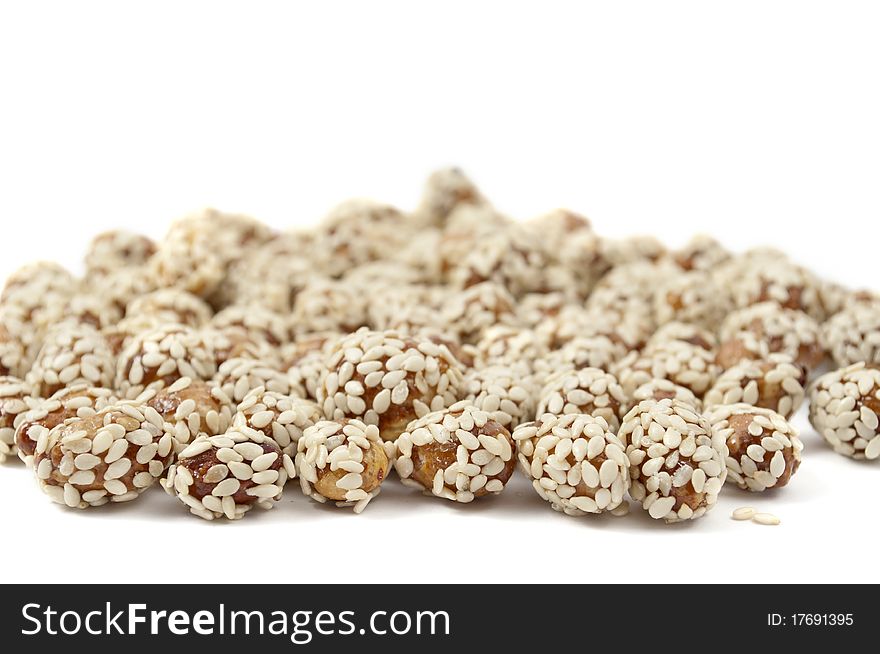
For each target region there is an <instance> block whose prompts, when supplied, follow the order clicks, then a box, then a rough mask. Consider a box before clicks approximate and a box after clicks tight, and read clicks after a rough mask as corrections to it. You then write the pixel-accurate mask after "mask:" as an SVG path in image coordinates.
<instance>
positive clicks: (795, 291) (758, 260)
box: [716, 250, 825, 320]
mask: <svg viewBox="0 0 880 654" xmlns="http://www.w3.org/2000/svg"><path fill="white" fill-rule="evenodd" d="M716 277H717V278H718V279H719V283H721V284H722V285H723V286H724V287H725V288H728V289H729V291H730V293H731V294H732V297H733V301H734V304H735V306H737V307H739V308H744V307H749V306H753V305H756V304H760V303H762V302H772V303H774V304H776V305H777V306H779V307H782V308H783V309H794V310H797V311H803V312H804V313H807V314H808V315H810V316H811V317H812V318H813V319H815V320H823V319H824V317H825V316H824V307H823V304H822V298H821V296H820V294H819V289H820V286H821V285H820V283H819V281H818V280H817V279H816V277H815V275H813V274H812V273H810V272H809V271H807V270H806V269H804V268H802V267H801V266H798V265H796V264H794V263H792V262H791V261H789V260H788V259H787V257H786V256H785V255H784V254H782V253H780V252H778V251H776V250H769V251H768V250H754V251H752V252H747V253H746V254H744V255H742V256H739V257H736V258H735V259H732V260H731V261H730V262H729V263H728V264H725V265H724V266H721V267H720V268H719V269H718V271H717V273H716Z"/></svg>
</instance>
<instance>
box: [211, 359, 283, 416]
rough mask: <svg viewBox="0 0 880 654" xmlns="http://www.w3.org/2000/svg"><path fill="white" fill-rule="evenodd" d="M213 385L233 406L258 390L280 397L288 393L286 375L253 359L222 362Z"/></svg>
mask: <svg viewBox="0 0 880 654" xmlns="http://www.w3.org/2000/svg"><path fill="white" fill-rule="evenodd" d="M214 383H215V384H216V385H217V386H218V387H220V389H221V390H222V391H223V394H224V395H225V396H226V397H228V398H229V399H230V400H231V401H232V403H233V405H235V406H238V403H239V402H241V401H242V400H244V398H245V397H247V395H248V394H249V393H250V392H251V391H253V390H255V389H258V388H263V389H266V390H269V391H273V392H275V393H281V394H282V395H286V394H288V393H290V380H289V378H288V376H287V375H285V374H284V373H282V372H281V371H279V370H276V369H275V368H273V367H272V366H269V365H266V364H265V363H263V362H262V361H257V360H255V359H241V358H236V359H229V360H228V361H225V362H223V363H222V364H220V369H219V370H218V371H217V374H216V375H215V377H214Z"/></svg>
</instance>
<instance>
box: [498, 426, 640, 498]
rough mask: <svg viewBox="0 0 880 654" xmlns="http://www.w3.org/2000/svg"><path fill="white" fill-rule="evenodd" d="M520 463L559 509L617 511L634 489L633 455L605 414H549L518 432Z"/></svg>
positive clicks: (537, 486) (534, 485)
mask: <svg viewBox="0 0 880 654" xmlns="http://www.w3.org/2000/svg"><path fill="white" fill-rule="evenodd" d="M513 439H514V441H516V445H517V451H518V458H519V463H520V468H521V469H522V471H523V472H524V473H525V474H526V475H528V477H529V479H531V480H532V486H533V487H534V489H535V490H536V491H537V493H538V495H540V496H541V497H542V498H543V499H545V500H547V501H548V502H550V505H551V506H552V507H553V509H554V510H556V511H562V512H563V513H565V514H567V515H585V514H587V513H602V512H603V511H612V510H614V509H615V508H617V507H618V506H620V505H621V504H622V503H623V502H624V496H625V495H626V491H627V489H628V488H629V484H630V480H629V460H628V459H627V458H626V454H625V453H624V451H623V445H622V444H621V442H620V440H618V438H617V436H615V435H614V434H613V433H612V432H611V430H610V427H609V425H608V423H607V422H606V421H605V419H604V418H601V417H593V416H589V415H585V414H577V413H571V414H568V415H564V416H555V415H553V414H550V413H546V414H544V415H543V416H540V417H539V418H538V419H537V420H535V421H534V422H527V423H524V424H522V425H520V426H519V427H517V428H516V430H515V431H514V432H513Z"/></svg>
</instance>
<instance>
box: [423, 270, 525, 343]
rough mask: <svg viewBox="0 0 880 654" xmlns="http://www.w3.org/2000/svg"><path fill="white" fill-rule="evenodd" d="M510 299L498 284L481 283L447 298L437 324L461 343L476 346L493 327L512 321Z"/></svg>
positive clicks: (512, 302) (511, 303)
mask: <svg viewBox="0 0 880 654" xmlns="http://www.w3.org/2000/svg"><path fill="white" fill-rule="evenodd" d="M513 307H514V299H513V297H512V296H511V295H510V293H508V292H507V289H505V288H504V287H503V286H501V285H500V284H496V283H495V282H482V283H481V284H476V285H475V286H471V287H469V288H466V289H465V290H463V291H458V292H457V293H453V294H452V295H450V296H449V298H448V299H447V300H446V302H444V303H443V306H442V307H441V309H440V321H441V323H442V324H444V325H449V327H450V329H453V330H454V331H455V332H456V335H457V336H458V338H459V340H460V341H461V342H462V343H477V342H479V340H480V339H481V338H482V337H483V334H484V333H485V332H486V331H487V330H488V329H489V328H490V327H493V326H495V325H498V324H499V323H501V324H512V323H513V322H514V321H515V319H516V318H515V314H514V310H513Z"/></svg>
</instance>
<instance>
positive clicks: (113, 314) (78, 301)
mask: <svg viewBox="0 0 880 654" xmlns="http://www.w3.org/2000/svg"><path fill="white" fill-rule="evenodd" d="M64 315H65V316H66V317H65V319H64V320H65V322H70V323H74V324H81V325H86V326H88V327H93V328H95V329H97V330H98V331H103V330H105V329H108V328H110V327H113V326H115V325H116V324H117V323H118V322H119V321H120V320H122V317H123V316H124V315H125V310H124V308H122V307H120V306H119V304H117V303H116V302H114V301H113V298H108V297H106V296H105V295H103V294H102V293H96V292H92V290H91V289H89V290H88V291H86V292H83V293H77V294H76V295H74V296H72V297H71V298H70V299H69V300H68V301H67V305H66V306H65V307H64Z"/></svg>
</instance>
